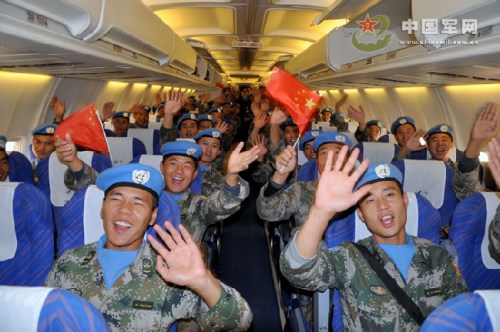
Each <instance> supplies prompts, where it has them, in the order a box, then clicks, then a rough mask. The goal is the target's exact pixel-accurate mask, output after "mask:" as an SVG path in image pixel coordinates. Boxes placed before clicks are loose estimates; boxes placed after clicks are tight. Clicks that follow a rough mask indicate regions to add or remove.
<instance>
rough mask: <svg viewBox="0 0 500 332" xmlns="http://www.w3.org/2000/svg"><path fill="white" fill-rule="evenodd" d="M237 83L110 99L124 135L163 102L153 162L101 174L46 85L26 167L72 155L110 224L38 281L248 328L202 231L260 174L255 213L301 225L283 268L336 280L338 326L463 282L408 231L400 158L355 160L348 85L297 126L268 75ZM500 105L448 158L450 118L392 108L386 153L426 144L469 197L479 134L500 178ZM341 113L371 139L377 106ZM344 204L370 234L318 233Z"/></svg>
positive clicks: (76, 182)
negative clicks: (423, 124) (210, 92)
mask: <svg viewBox="0 0 500 332" xmlns="http://www.w3.org/2000/svg"><path fill="white" fill-rule="evenodd" d="M240 92H241V93H240V95H239V96H238V97H237V98H238V99H237V98H236V97H234V96H231V94H228V93H227V90H226V91H224V90H223V91H222V93H221V95H220V96H218V97H216V98H215V99H213V100H212V101H211V103H209V102H208V98H206V95H202V96H200V98H198V100H197V99H196V98H195V97H194V96H190V97H189V98H187V99H186V100H184V96H183V94H182V93H180V92H175V91H171V92H169V93H167V94H166V95H165V99H164V100H163V99H162V97H161V96H159V95H158V96H157V97H156V100H155V102H154V104H153V105H152V106H147V105H141V104H137V105H134V106H132V107H131V108H130V109H129V110H127V111H119V112H114V113H113V112H112V109H113V106H114V105H113V104H112V103H107V104H106V105H105V106H104V107H103V112H102V113H103V115H102V118H103V119H107V118H109V119H111V122H112V124H113V130H112V131H107V135H108V136H115V137H124V136H127V131H128V129H129V128H132V127H135V128H148V122H149V115H150V114H151V112H156V114H158V117H159V119H158V120H159V122H161V126H160V129H159V130H158V133H157V136H158V149H157V150H158V151H159V154H161V155H162V161H161V163H160V165H159V171H158V170H157V169H155V168H152V167H149V166H146V165H142V164H140V163H130V164H126V165H123V166H116V167H112V168H109V169H107V170H105V171H103V172H101V173H100V174H99V173H98V171H97V170H95V169H94V168H92V166H91V165H89V164H87V163H85V162H84V161H82V160H81V159H80V158H79V157H78V154H77V151H78V146H76V145H75V144H74V143H73V141H72V138H71V136H69V135H67V136H66V137H59V136H56V137H53V135H54V131H55V128H56V126H57V124H58V123H60V122H61V121H64V120H63V118H64V112H65V109H64V108H65V107H64V102H62V101H60V100H58V99H57V98H53V99H52V107H53V110H54V114H55V119H54V124H45V125H42V126H40V127H38V128H36V129H35V130H34V131H33V132H32V134H33V140H32V146H33V154H34V158H33V165H34V169H35V170H36V165H37V163H39V162H40V161H41V160H44V159H45V158H47V157H48V156H49V155H50V153H52V152H55V154H56V155H57V158H58V160H59V161H60V162H61V163H63V164H64V165H66V166H67V170H66V172H65V174H64V182H65V185H66V186H67V188H68V189H71V190H74V191H78V190H81V189H82V188H83V187H85V186H87V185H89V184H96V185H97V186H98V187H99V188H100V189H102V190H103V191H104V193H105V196H104V201H103V206H102V210H101V217H102V219H103V225H104V231H105V234H104V235H103V236H102V237H101V238H100V240H99V241H98V242H96V243H92V244H89V245H85V246H82V247H79V248H74V249H71V250H68V251H66V252H65V253H64V254H62V256H61V257H59V258H58V260H57V261H56V263H55V264H54V266H53V268H52V271H51V272H50V274H49V276H48V278H47V286H51V287H58V288H65V289H69V290H71V291H72V292H74V293H76V294H77V295H80V296H82V297H84V298H86V299H88V300H89V301H90V302H91V303H93V304H94V305H95V306H96V307H97V308H98V309H99V310H100V311H101V313H102V314H103V316H104V318H105V319H106V320H107V322H108V324H109V326H110V328H111V329H112V330H134V329H146V330H157V329H162V330H165V329H167V328H169V327H170V326H172V324H173V323H174V322H175V321H177V320H185V319H189V318H194V319H195V320H196V325H197V326H198V327H201V329H202V330H246V329H248V328H249V326H250V324H251V321H252V312H251V309H250V307H249V305H248V303H247V302H246V301H245V300H244V299H243V298H242V297H241V295H240V294H239V293H238V291H236V290H235V289H233V288H231V287H229V286H227V285H225V284H224V283H222V282H220V281H219V280H218V279H217V278H216V277H215V276H214V275H213V273H212V271H211V270H210V269H209V268H207V267H206V264H205V263H204V262H203V258H202V256H203V255H202V251H201V250H200V245H201V244H202V240H203V234H204V232H205V231H206V230H207V228H208V227H210V225H213V224H216V223H218V222H220V221H221V220H224V219H226V218H228V217H229V216H230V215H232V214H234V213H235V212H236V211H237V210H238V209H239V208H240V205H241V203H242V201H243V200H245V199H246V198H247V197H248V196H249V191H250V186H249V183H248V182H247V180H250V181H255V182H258V183H261V184H262V187H261V189H260V193H259V196H258V198H257V212H258V214H259V216H260V217H261V218H262V219H263V220H265V221H269V222H274V221H280V220H287V219H289V218H291V217H293V218H294V220H295V224H294V226H295V227H296V229H295V230H294V232H293V233H292V237H291V240H290V241H289V243H288V244H287V246H286V247H285V249H284V250H283V252H282V254H281V260H280V268H281V272H282V274H283V275H284V277H286V278H287V279H288V280H289V281H290V282H291V283H292V284H293V285H295V286H297V287H300V288H303V289H307V290H311V291H315V290H324V289H326V288H337V289H339V290H340V292H341V295H342V306H343V320H344V325H345V327H346V328H347V329H349V330H374V329H377V330H378V329H382V330H400V329H405V330H418V328H419V326H420V325H421V324H422V322H423V319H421V318H422V317H424V318H425V317H426V316H428V315H429V314H430V313H431V312H432V311H433V310H434V309H435V308H437V307H438V306H439V305H440V304H442V303H443V302H444V301H446V300H447V299H450V298H452V297H454V296H456V295H458V294H461V293H465V292H467V291H468V289H467V286H466V284H465V281H464V280H463V278H462V277H461V275H460V271H459V270H458V268H457V265H456V264H455V263H454V260H453V257H452V256H451V255H450V254H449V253H448V252H447V251H446V250H445V249H443V248H441V247H439V246H436V245H434V244H432V243H431V242H430V241H427V240H424V239H420V238H416V237H413V236H410V235H408V234H407V233H406V231H405V224H406V222H407V213H406V209H407V205H408V198H407V196H406V193H404V192H403V190H402V174H401V172H400V171H399V170H398V169H397V168H396V167H395V166H394V165H392V164H391V163H390V162H382V163H372V164H370V163H369V162H368V161H367V160H365V161H363V162H361V164H359V166H356V165H357V164H358V163H357V160H358V155H359V150H358V149H353V146H354V144H353V142H352V136H351V135H349V134H348V133H347V132H346V130H347V127H348V126H347V125H346V123H347V121H346V116H344V114H343V113H342V112H341V111H340V107H341V106H342V105H343V104H344V103H345V102H346V100H347V95H344V97H343V98H342V99H341V100H340V101H339V102H338V103H337V104H336V105H335V109H330V108H327V109H324V110H323V111H322V112H319V110H318V112H317V113H318V114H317V117H318V118H317V119H312V122H314V120H323V121H324V122H329V123H330V124H331V125H332V126H335V127H336V128H337V131H322V130H320V129H311V130H308V131H307V132H305V133H303V134H302V135H300V133H299V129H298V127H297V125H296V124H295V123H294V121H293V119H292V118H290V117H289V116H288V113H287V112H286V110H285V109H283V108H282V107H281V106H280V105H279V104H276V103H274V102H273V100H272V97H271V96H269V95H267V93H266V91H265V89H262V88H261V89H253V90H252V89H251V88H250V87H246V86H245V87H242V88H241V91H240ZM499 113H500V109H499V108H498V106H497V105H494V104H487V105H486V106H485V107H484V108H483V109H482V110H481V111H480V112H479V114H478V116H477V118H476V120H475V123H474V126H473V129H472V131H471V135H470V139H469V142H468V145H467V148H466V149H465V151H464V153H463V156H462V157H461V158H460V159H459V160H458V162H456V163H455V162H452V161H451V160H450V158H449V157H448V152H449V151H450V148H451V145H452V144H453V140H454V132H453V129H452V127H451V126H449V125H445V124H440V125H437V126H435V127H433V128H431V129H430V130H428V131H426V132H425V131H422V130H418V129H417V126H416V123H415V121H414V120H413V119H412V118H410V117H407V116H403V117H400V118H398V119H396V120H395V121H394V123H393V124H392V126H391V133H392V134H393V135H394V137H395V139H396V141H397V148H396V149H395V154H394V158H393V160H400V159H406V158H414V159H424V158H423V157H422V151H424V149H426V150H427V151H429V153H430V155H431V156H432V159H435V160H441V161H443V162H445V163H447V164H448V165H450V166H451V167H452V168H453V169H454V170H455V175H454V181H453V184H454V190H455V193H456V196H457V198H458V199H463V198H465V197H467V196H468V195H470V194H472V193H474V192H477V191H480V190H481V185H480V183H479V177H478V169H479V160H478V156H479V152H480V150H481V149H482V148H483V147H484V146H485V145H486V144H488V143H489V142H490V146H489V151H490V155H491V156H490V160H493V162H492V163H493V167H492V171H493V175H494V176H495V179H496V180H497V183H499V181H498V180H500V166H499V165H500V163H498V162H499V160H500V157H498V155H499V153H498V150H499V148H498V145H499V144H498V142H497V141H496V140H494V141H491V140H492V138H494V137H496V134H497V133H498V131H499V130H500V124H499V120H498V115H499ZM347 114H348V117H349V118H350V119H352V120H355V121H356V122H357V123H358V128H357V130H356V132H355V133H354V137H355V138H356V139H357V140H358V141H365V142H375V141H379V140H380V139H381V138H380V133H381V129H382V126H381V124H380V121H378V120H372V121H365V113H364V110H363V108H362V107H361V106H360V107H358V108H355V107H353V106H349V107H348V108H347ZM131 117H133V118H134V120H135V122H134V123H133V124H132V123H130V119H131ZM299 136H300V138H301V139H300V142H297V140H299ZM421 138H423V139H425V141H426V145H423V144H422V142H421ZM296 143H299V144H296ZM381 144H382V143H381ZM297 145H298V150H299V151H302V152H303V153H304V156H305V157H306V159H307V162H306V163H305V164H303V165H298V157H297V155H298V151H297V148H296V146H297ZM2 152H3V154H2ZM4 155H5V156H4ZM5 159H7V160H8V156H7V155H6V153H5V150H3V151H2V149H0V180H1V179H2V177H4V174H5V171H4V167H3V166H2V164H3V161H4V160H5ZM425 159H426V158H425ZM7 167H8V166H7ZM242 171H247V172H250V173H251V179H250V178H247V180H245V179H244V178H243V177H241V176H240V173H241V172H242ZM7 173H9V170H8V168H7ZM163 200H169V201H171V202H173V203H174V204H173V206H176V207H177V208H178V211H179V214H180V216H181V225H180V226H179V227H178V228H176V227H174V226H173V225H172V224H171V223H169V222H166V221H164V220H159V221H158V222H156V216H157V212H158V206H159V204H162V201H163ZM352 207H355V208H356V211H357V213H358V215H359V217H360V219H361V220H362V221H363V222H364V223H366V225H367V227H368V229H369V231H370V232H371V234H372V236H371V237H369V238H368V239H365V240H362V241H360V242H359V243H358V244H353V243H351V242H345V243H343V244H341V245H340V246H337V247H335V248H329V249H327V248H324V246H323V245H322V237H323V233H324V232H325V230H326V228H327V226H328V224H329V222H330V220H331V219H332V218H334V217H335V215H337V214H340V213H342V212H343V211H346V210H348V209H350V208H352ZM495 220H496V221H495V222H494V223H492V231H491V233H492V234H496V235H498V234H499V233H500V229H499V228H500V222H499V221H498V215H497V217H496V219H495ZM155 222H156V223H155ZM150 227H154V230H155V234H156V236H153V235H151V234H150V235H149V236H148V237H147V241H146V240H145V234H146V232H147V230H148V228H150ZM494 241H495V240H494ZM496 241H497V242H494V243H497V244H498V242H499V241H500V240H498V239H497V240H496ZM497 249H498V247H497ZM369 257H371V258H369ZM497 257H498V253H497ZM370 259H372V260H373V261H374V262H375V264H378V265H380V266H381V267H382V270H385V271H386V272H385V273H386V274H387V275H388V276H389V277H388V278H389V279H392V281H393V282H395V283H396V287H399V288H400V291H401V289H402V290H403V293H405V294H406V300H407V301H408V300H409V301H410V302H412V304H413V305H414V307H417V308H418V310H417V311H418V315H417V316H418V317H420V319H419V318H415V315H414V314H413V313H409V311H408V309H407V307H406V306H402V305H398V303H400V302H399V301H400V299H399V295H398V296H396V295H394V291H393V289H391V288H390V287H388V286H387V280H386V277H381V276H380V275H379V274H378V273H376V272H375V269H374V267H373V266H372V265H371V263H370ZM155 269H156V272H155V271H154V270H155Z"/></svg>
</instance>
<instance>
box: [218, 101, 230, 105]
mask: <svg viewBox="0 0 500 332" xmlns="http://www.w3.org/2000/svg"><path fill="white" fill-rule="evenodd" d="M224 105H231V106H232V105H233V103H232V102H230V101H223V102H222V103H220V104H219V106H224Z"/></svg>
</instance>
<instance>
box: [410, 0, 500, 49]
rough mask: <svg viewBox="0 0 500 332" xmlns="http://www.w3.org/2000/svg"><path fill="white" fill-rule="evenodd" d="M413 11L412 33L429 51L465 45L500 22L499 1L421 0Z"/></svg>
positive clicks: (415, 3) (415, 2)
mask: <svg viewBox="0 0 500 332" xmlns="http://www.w3.org/2000/svg"><path fill="white" fill-rule="evenodd" d="M411 11H412V15H413V17H412V21H413V27H412V32H413V33H414V34H415V37H416V39H417V40H418V41H419V42H420V43H421V44H422V45H424V46H425V47H426V48H427V49H429V50H435V49H438V48H441V47H449V46H454V45H457V43H460V44H462V45H464V44H466V43H468V42H470V40H471V39H473V38H474V37H475V36H476V35H478V34H481V32H482V31H483V34H484V33H490V32H491V31H486V30H487V28H488V27H493V26H495V25H498V24H500V15H498V14H499V13H500V0H443V1H434V0H419V1H412V4H411Z"/></svg>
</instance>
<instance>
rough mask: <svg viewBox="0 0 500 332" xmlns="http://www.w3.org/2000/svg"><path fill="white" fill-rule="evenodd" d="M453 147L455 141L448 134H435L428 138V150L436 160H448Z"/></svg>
mask: <svg viewBox="0 0 500 332" xmlns="http://www.w3.org/2000/svg"><path fill="white" fill-rule="evenodd" d="M452 147H453V142H452V140H451V137H450V136H449V135H448V134H443V133H437V134H433V135H431V137H429V139H428V140H427V150H429V153H430V154H431V156H432V159H434V160H441V161H448V153H449V152H450V150H451V148H452Z"/></svg>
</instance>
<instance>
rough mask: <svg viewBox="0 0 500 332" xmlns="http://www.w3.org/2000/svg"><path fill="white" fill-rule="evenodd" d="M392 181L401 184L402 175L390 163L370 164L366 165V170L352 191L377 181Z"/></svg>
mask: <svg viewBox="0 0 500 332" xmlns="http://www.w3.org/2000/svg"><path fill="white" fill-rule="evenodd" d="M386 180H393V181H396V182H398V183H399V184H402V182H403V174H401V171H400V170H399V169H398V168H397V167H396V166H394V165H393V164H391V163H386V162H378V163H371V164H370V165H368V169H367V170H366V172H365V174H363V176H362V177H361V179H359V181H358V183H356V186H355V187H354V190H358V189H359V188H360V187H362V186H364V185H365V184H367V183H374V182H379V181H386Z"/></svg>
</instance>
